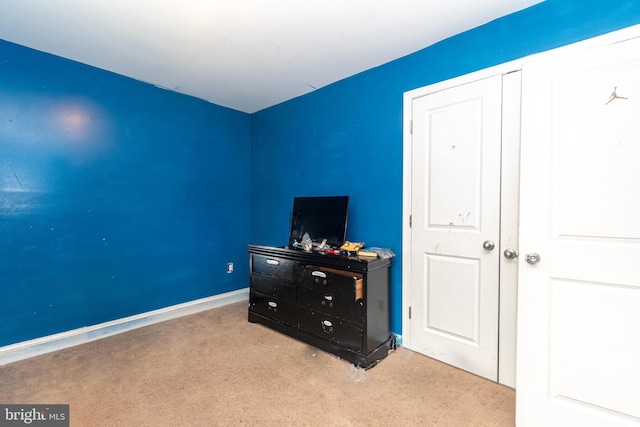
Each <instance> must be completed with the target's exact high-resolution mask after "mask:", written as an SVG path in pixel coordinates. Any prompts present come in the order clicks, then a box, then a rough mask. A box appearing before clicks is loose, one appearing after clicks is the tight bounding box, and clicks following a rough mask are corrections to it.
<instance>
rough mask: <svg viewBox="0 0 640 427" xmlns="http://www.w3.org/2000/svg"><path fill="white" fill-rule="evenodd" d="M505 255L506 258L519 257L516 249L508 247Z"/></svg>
mask: <svg viewBox="0 0 640 427" xmlns="http://www.w3.org/2000/svg"><path fill="white" fill-rule="evenodd" d="M504 257H505V258H506V259H515V258H518V252H516V250H515V249H511V248H507V249H505V250H504Z"/></svg>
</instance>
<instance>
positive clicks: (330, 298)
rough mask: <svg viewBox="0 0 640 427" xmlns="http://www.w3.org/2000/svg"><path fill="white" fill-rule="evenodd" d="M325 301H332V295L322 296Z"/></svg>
mask: <svg viewBox="0 0 640 427" xmlns="http://www.w3.org/2000/svg"><path fill="white" fill-rule="evenodd" d="M323 296H324V299H326V300H327V301H333V295H323Z"/></svg>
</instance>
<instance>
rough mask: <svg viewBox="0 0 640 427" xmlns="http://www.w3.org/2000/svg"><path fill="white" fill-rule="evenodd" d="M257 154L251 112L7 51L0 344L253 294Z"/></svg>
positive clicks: (2, 85)
mask: <svg viewBox="0 0 640 427" xmlns="http://www.w3.org/2000/svg"><path fill="white" fill-rule="evenodd" d="M250 149H251V145H250V116H249V115H248V114H245V113H240V112H237V111H234V110H230V109H226V108H222V107H219V106H216V105H212V104H210V103H207V102H204V101H201V100H197V99H195V98H192V97H188V96H184V95H179V94H176V93H173V92H168V91H165V90H162V89H158V88H155V87H153V86H151V85H147V84H144V83H140V82H137V81H134V80H131V79H128V78H125V77H121V76H118V75H115V74H112V73H109V72H105V71H101V70H97V69H95V68H92V67H88V66H84V65H81V64H78V63H75V62H72V61H68V60H64V59H61V58H58V57H55V56H52V55H47V54H43V53H41V52H37V51H34V50H31V49H27V48H25V47H21V46H17V45H13V44H10V43H6V42H2V41H0V248H1V251H2V255H1V256H0V287H1V289H2V295H1V298H0V325H2V326H1V327H0V346H1V345H6V344H10V343H15V342H19V341H23V340H27V339H31V338H35V337H40V336H45V335H49V334H52V333H56V332H61V331H66V330H70V329H74V328H78V327H82V326H86V325H93V324H97V323H100V322H104V321H108V320H113V319H117V318H121V317H125V316H129V315H133V314H137V313H142V312H146V311H149V310H153V309H157V308H161V307H166V306H170V305H173V304H178V303H182V302H185V301H190V300H194V299H198V298H202V297H207V296H211V295H215V294H220V293H223V292H227V291H231V290H235V289H240V288H244V287H246V286H247V284H248V279H247V278H248V265H247V264H248V263H247V253H246V243H247V242H248V241H249V240H250V221H251V216H250V202H251V200H250V191H251V183H250V178H249V177H250V164H249V161H248V159H249V158H250V155H251V154H250ZM229 261H231V262H234V264H235V272H234V273H233V274H227V272H226V264H227V262H229Z"/></svg>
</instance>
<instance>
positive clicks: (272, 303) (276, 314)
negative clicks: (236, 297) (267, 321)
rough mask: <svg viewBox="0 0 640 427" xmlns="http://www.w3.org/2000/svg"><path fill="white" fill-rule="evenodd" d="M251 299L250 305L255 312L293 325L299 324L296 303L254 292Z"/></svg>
mask: <svg viewBox="0 0 640 427" xmlns="http://www.w3.org/2000/svg"><path fill="white" fill-rule="evenodd" d="M250 299H251V301H250V304H249V305H250V309H251V310H252V311H253V312H255V313H258V314H261V315H263V316H265V317H269V318H271V319H273V320H277V321H280V322H283V323H286V324H288V325H291V326H297V324H298V314H297V308H296V305H295V304H292V303H290V302H286V301H282V300H279V299H276V298H272V297H269V296H267V295H262V294H258V293H253V292H252V293H251V295H250Z"/></svg>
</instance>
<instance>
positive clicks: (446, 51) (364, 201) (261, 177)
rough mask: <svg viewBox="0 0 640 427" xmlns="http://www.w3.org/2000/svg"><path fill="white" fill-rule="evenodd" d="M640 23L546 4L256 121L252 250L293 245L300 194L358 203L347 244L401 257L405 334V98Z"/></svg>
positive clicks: (606, 6)
mask: <svg viewBox="0 0 640 427" xmlns="http://www.w3.org/2000/svg"><path fill="white" fill-rule="evenodd" d="M637 23H640V2H638V1H628V0H624V1H623V0H547V1H546V2H544V3H541V4H539V5H536V6H533V7H531V8H529V9H526V10H524V11H521V12H519V13H516V14H512V15H509V16H507V17H504V18H502V19H499V20H496V21H493V22H491V23H488V24H486V25H484V26H482V27H479V28H476V29H474V30H471V31H468V32H465V33H462V34H460V35H457V36H455V37H452V38H449V39H447V40H444V41H442V42H440V43H438V44H436V45H434V46H431V47H429V48H426V49H424V50H421V51H419V52H417V53H415V54H412V55H409V56H407V57H405V58H402V59H399V60H397V61H393V62H391V63H388V64H385V65H383V66H381V67H377V68H374V69H371V70H369V71H366V72H364V73H361V74H359V75H356V76H353V77H351V78H348V79H345V80H343V81H340V82H338V83H335V84H333V85H330V86H328V87H325V88H322V89H320V90H317V91H315V92H313V93H311V94H308V95H305V96H303V97H300V98H297V99H294V100H291V101H288V102H285V103H282V104H279V105H277V106H274V107H271V108H268V109H265V110H263V111H260V112H258V113H255V114H253V115H252V145H253V149H252V152H253V157H252V171H253V176H252V185H253V192H252V206H253V230H252V240H253V242H254V243H258V244H267V245H283V244H286V237H287V233H288V228H287V227H288V224H287V221H288V217H289V215H290V209H291V207H290V206H291V200H292V198H293V197H294V196H296V195H331V194H347V195H350V196H351V206H350V211H349V216H350V217H349V227H348V230H347V238H348V239H350V240H355V241H365V242H366V243H368V244H371V245H375V246H388V247H390V248H391V249H393V251H394V252H396V254H397V255H398V257H397V258H396V259H395V263H394V266H393V268H392V280H393V283H392V287H393V289H392V329H393V331H394V332H396V333H401V332H402V315H401V310H402V293H401V290H402V283H401V280H402V277H401V262H402V251H401V247H402V96H403V93H404V92H406V91H408V90H412V89H415V88H418V87H422V86H426V85H429V84H431V83H435V82H439V81H442V80H446V79H449V78H453V77H456V76H459V75H463V74H467V73H470V72H473V71H477V70H480V69H483V68H486V67H489V66H493V65H497V64H500V63H504V62H507V61H510V60H513V59H517V58H520V57H523V56H526V55H530V54H533V53H537V52H541V51H545V50H548V49H552V48H555V47H559V46H562V45H566V44H569V43H572V42H575V41H579V40H582V39H586V38H589V37H593V36H596V35H599V34H603V33H606V32H610V31H613V30H616V29H620V28H623V27H626V26H630V25H632V24H637Z"/></svg>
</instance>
